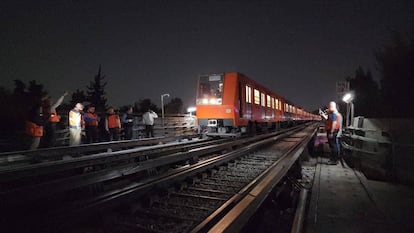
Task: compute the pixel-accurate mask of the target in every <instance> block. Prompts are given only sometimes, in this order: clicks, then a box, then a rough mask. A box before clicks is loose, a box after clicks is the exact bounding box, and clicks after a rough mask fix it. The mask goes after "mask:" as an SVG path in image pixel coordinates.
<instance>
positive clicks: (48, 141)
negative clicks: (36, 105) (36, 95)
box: [42, 92, 68, 147]
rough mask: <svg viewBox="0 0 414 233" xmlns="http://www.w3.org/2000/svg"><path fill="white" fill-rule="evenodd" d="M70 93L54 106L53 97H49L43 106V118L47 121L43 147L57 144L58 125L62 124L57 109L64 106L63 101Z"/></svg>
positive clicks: (65, 94) (64, 94)
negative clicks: (61, 105)
mask: <svg viewBox="0 0 414 233" xmlns="http://www.w3.org/2000/svg"><path fill="white" fill-rule="evenodd" d="M67 95H68V93H67V92H65V93H63V95H62V96H61V97H60V98H59V99H58V100H57V101H56V102H55V103H54V104H52V102H53V100H52V97H51V96H48V97H47V98H46V99H45V100H44V101H43V104H42V107H43V117H44V119H45V125H44V135H43V138H42V140H43V146H44V147H53V146H55V144H56V125H57V123H59V122H60V116H59V115H58V114H57V112H56V108H57V107H59V105H60V104H62V102H63V99H64V98H65V96H67Z"/></svg>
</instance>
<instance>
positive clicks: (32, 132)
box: [26, 121, 43, 137]
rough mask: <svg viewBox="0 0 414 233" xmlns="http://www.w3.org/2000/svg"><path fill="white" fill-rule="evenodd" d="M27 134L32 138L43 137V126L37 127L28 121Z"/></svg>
mask: <svg viewBox="0 0 414 233" xmlns="http://www.w3.org/2000/svg"><path fill="white" fill-rule="evenodd" d="M26 134H27V135H29V136H32V137H42V136H43V126H41V125H37V124H35V123H33V122H31V121H26Z"/></svg>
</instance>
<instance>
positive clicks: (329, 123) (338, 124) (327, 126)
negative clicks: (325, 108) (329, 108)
mask: <svg viewBox="0 0 414 233" xmlns="http://www.w3.org/2000/svg"><path fill="white" fill-rule="evenodd" d="M330 114H335V115H336V120H335V122H336V125H335V130H339V129H340V127H341V120H342V118H341V115H339V114H337V113H334V112H330V113H328V119H327V120H326V124H325V130H326V131H330V130H331V129H332V123H333V122H332V119H331V117H330Z"/></svg>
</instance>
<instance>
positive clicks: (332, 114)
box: [319, 101, 343, 165]
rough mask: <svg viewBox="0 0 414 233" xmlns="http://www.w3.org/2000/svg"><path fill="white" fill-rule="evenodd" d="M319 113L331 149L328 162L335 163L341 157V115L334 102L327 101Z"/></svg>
mask: <svg viewBox="0 0 414 233" xmlns="http://www.w3.org/2000/svg"><path fill="white" fill-rule="evenodd" d="M319 114H320V115H321V116H322V117H323V118H324V119H325V120H326V121H325V130H326V134H327V137H328V144H329V148H330V149H331V154H330V158H329V160H328V164H330V165H336V164H337V163H338V160H340V159H341V156H340V154H341V151H340V138H341V133H342V120H343V118H342V115H341V113H339V111H338V108H337V106H336V103H335V102H333V101H331V102H329V108H328V109H327V111H326V112H323V111H321V110H319Z"/></svg>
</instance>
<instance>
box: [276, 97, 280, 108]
mask: <svg viewBox="0 0 414 233" xmlns="http://www.w3.org/2000/svg"><path fill="white" fill-rule="evenodd" d="M275 101H276V103H275V105H276V107H275V108H276V109H279V100H278V99H275ZM279 110H280V109H279Z"/></svg>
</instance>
